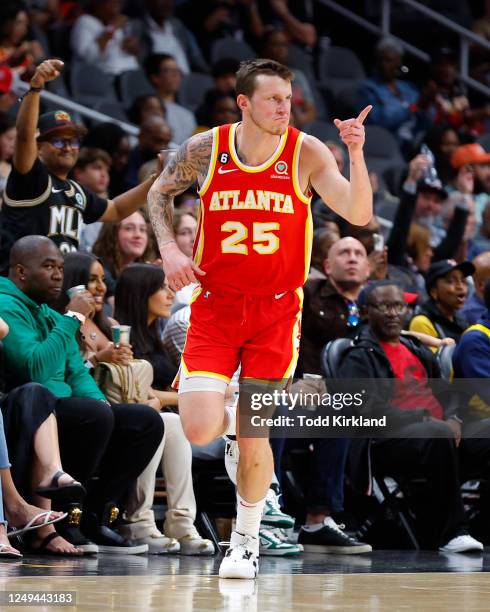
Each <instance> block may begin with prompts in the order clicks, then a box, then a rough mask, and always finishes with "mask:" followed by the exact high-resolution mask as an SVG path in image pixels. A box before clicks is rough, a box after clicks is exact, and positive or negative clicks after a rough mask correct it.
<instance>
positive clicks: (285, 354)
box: [181, 288, 303, 382]
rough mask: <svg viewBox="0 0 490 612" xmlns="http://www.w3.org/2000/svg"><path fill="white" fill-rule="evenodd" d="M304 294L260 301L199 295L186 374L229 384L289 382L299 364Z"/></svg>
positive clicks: (193, 306)
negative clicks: (234, 378)
mask: <svg viewBox="0 0 490 612" xmlns="http://www.w3.org/2000/svg"><path fill="white" fill-rule="evenodd" d="M302 305H303V290H302V289H301V288H300V289H296V290H293V291H286V292H285V293H280V294H275V295H268V296H256V295H253V296H252V295H236V294H233V295H232V294H217V293H214V292H211V291H205V290H204V289H202V288H199V289H197V290H196V293H195V294H194V298H193V302H192V304H191V317H190V324H189V328H188V331H187V340H186V343H185V347H184V351H183V353H182V362H181V368H182V374H183V375H185V376H186V377H192V376H209V377H215V378H218V379H221V380H224V381H225V382H229V381H230V379H231V377H232V376H233V374H234V372H235V371H236V370H237V368H238V366H241V372H240V378H241V379H244V378H255V379H269V380H270V379H274V380H279V379H287V378H290V377H291V376H292V375H293V374H294V370H295V368H296V362H297V359H298V349H299V337H300V326H301V309H302Z"/></svg>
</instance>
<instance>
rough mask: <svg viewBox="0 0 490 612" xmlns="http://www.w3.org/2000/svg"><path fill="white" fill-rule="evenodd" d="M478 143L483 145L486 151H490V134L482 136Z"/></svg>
mask: <svg viewBox="0 0 490 612" xmlns="http://www.w3.org/2000/svg"><path fill="white" fill-rule="evenodd" d="M477 142H478V143H479V144H481V146H482V147H483V148H484V149H485V151H490V134H482V135H481V136H480V137H479V138H478V140H477Z"/></svg>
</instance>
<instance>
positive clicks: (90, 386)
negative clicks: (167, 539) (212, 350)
mask: <svg viewBox="0 0 490 612" xmlns="http://www.w3.org/2000/svg"><path fill="white" fill-rule="evenodd" d="M63 265H64V261H63V256H62V254H61V252H60V250H59V249H58V248H57V246H56V245H55V244H54V243H53V242H52V241H51V240H49V238H46V237H44V236H26V237H24V238H21V239H20V240H18V241H17V242H16V243H15V244H14V246H13V247H12V250H11V253H10V269H9V278H8V279H6V278H0V294H1V299H0V316H1V317H2V318H4V320H5V321H6V322H7V323H8V325H9V327H10V333H9V334H8V336H7V337H6V338H5V339H4V341H3V348H4V355H5V368H6V381H7V383H8V385H9V387H10V388H13V387H16V386H19V385H20V384H24V383H26V382H39V383H42V384H43V385H44V386H46V387H47V388H48V389H49V390H50V391H51V392H52V393H53V394H54V395H56V396H57V398H58V400H57V402H56V416H57V421H58V427H59V439H60V450H61V458H62V461H63V465H64V466H65V469H66V470H67V471H68V472H69V473H70V474H72V475H73V477H74V478H76V479H77V480H78V481H80V482H81V483H82V484H84V486H86V484H87V482H88V481H89V480H90V479H91V478H92V477H93V476H94V475H95V473H98V480H97V482H96V484H92V483H91V487H90V492H89V493H88V495H87V497H86V499H85V511H84V513H83V517H82V528H83V530H84V533H85V535H86V536H88V537H89V538H90V540H92V542H94V543H95V544H96V545H98V546H99V550H101V551H105V552H110V553H121V552H124V553H125V554H128V553H129V554H139V553H142V552H146V551H147V550H148V547H147V546H146V545H143V546H135V545H134V543H133V542H130V541H128V540H125V539H124V538H122V537H121V536H120V535H119V534H117V533H116V531H114V529H113V527H114V525H113V523H114V520H115V518H116V517H117V516H118V513H119V510H118V508H117V504H119V503H121V502H123V500H124V498H125V495H126V493H127V490H128V488H129V486H130V484H131V482H132V481H133V480H134V479H136V478H137V477H138V476H139V474H140V473H141V472H142V471H143V469H144V468H145V467H146V466H147V465H148V462H149V461H150V459H151V457H153V455H154V454H155V451H156V449H157V448H158V446H159V445H160V443H161V440H162V436H163V430H164V427H163V423H162V420H161V419H160V417H159V416H158V415H157V414H156V413H155V411H154V410H153V409H152V408H150V407H149V406H145V405H141V404H127V405H123V404H121V405H110V404H109V402H107V400H106V398H105V397H104V394H103V393H102V391H100V389H99V388H98V387H97V385H96V384H95V381H94V379H93V378H92V377H91V376H90V374H89V371H88V369H87V368H86V367H85V365H84V363H83V361H82V358H81V356H80V352H79V347H78V345H77V342H76V335H77V332H78V331H79V330H80V326H81V324H82V323H83V322H85V319H86V317H87V316H88V315H89V314H90V313H91V312H92V311H93V309H94V306H95V303H94V298H93V296H92V295H91V294H90V293H89V292H87V291H85V292H83V293H78V294H77V295H76V296H74V297H73V298H72V299H71V300H70V302H69V303H68V307H67V311H66V313H65V314H64V315H62V314H60V313H58V312H56V311H55V310H53V309H52V308H50V306H49V305H50V304H51V305H54V304H55V302H56V300H57V299H58V298H59V295H60V291H61V287H62V283H63ZM79 516H80V515H79ZM63 535H64V537H65V539H68V540H69V541H71V542H72V543H73V544H75V545H76V544H77V543H80V544H86V543H87V541H86V540H85V539H84V538H83V537H82V541H81V542H78V541H76V540H75V541H73V539H71V540H70V536H72V537H73V530H71V529H70V525H68V526H67V528H66V531H65V533H64V534H63ZM76 535H77V537H79V536H81V534H79V532H78V533H77V534H76Z"/></svg>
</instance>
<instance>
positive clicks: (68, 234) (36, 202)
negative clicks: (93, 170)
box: [0, 60, 154, 274]
mask: <svg viewBox="0 0 490 612" xmlns="http://www.w3.org/2000/svg"><path fill="white" fill-rule="evenodd" d="M62 68H63V62H61V61H59V60H46V61H44V62H43V63H42V64H41V65H40V66H38V67H37V69H36V72H35V73H34V76H33V77H32V79H31V83H30V84H31V88H30V90H29V91H28V92H27V93H26V94H25V96H24V98H23V100H22V104H21V106H20V109H19V113H18V115H17V138H16V142H15V151H14V159H13V169H12V172H11V173H10V176H9V179H8V181H7V186H6V189H5V195H4V205H3V207H2V210H1V213H0V227H1V244H0V271H1V273H3V274H5V273H6V270H7V266H8V257H9V251H10V248H11V246H12V244H13V243H14V242H15V241H16V240H18V239H19V238H21V237H23V236H27V235H30V234H38V235H43V236H48V237H49V238H51V239H52V240H53V241H54V242H55V243H56V244H57V246H58V247H59V248H60V250H61V252H62V253H64V254H65V253H69V252H71V251H76V250H77V248H78V243H79V238H80V231H81V229H82V222H83V223H87V224H88V223H93V222H94V221H121V220H122V219H124V218H126V217H127V216H129V215H131V214H132V213H133V212H135V211H136V210H137V209H138V208H139V207H140V206H142V205H143V204H144V203H145V201H146V196H147V193H148V191H149V189H150V187H151V184H152V183H153V180H154V177H150V178H149V179H147V180H146V181H145V182H144V183H142V184H141V185H139V186H138V187H135V188H134V189H131V190H130V191H128V192H126V193H123V194H121V195H119V196H117V197H116V198H114V200H106V199H105V198H99V197H98V196H96V195H95V194H94V193H92V192H91V191H90V190H88V189H86V188H84V187H81V186H80V185H79V184H78V183H76V182H75V181H73V180H71V179H68V174H69V172H70V171H71V169H72V168H73V167H74V166H75V163H76V161H77V158H78V152H79V149H80V138H81V137H82V136H83V135H84V134H85V128H83V127H82V126H80V125H77V124H76V123H74V121H73V120H72V118H71V116H70V115H69V113H67V112H66V111H63V110H57V111H54V112H50V113H46V114H44V115H42V116H41V117H39V94H40V92H41V91H42V89H43V87H44V84H45V83H47V82H48V81H52V80H53V79H55V78H57V77H58V76H59V74H60V71H61V69H62ZM36 129H37V131H36Z"/></svg>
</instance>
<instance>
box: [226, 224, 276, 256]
mask: <svg viewBox="0 0 490 612" xmlns="http://www.w3.org/2000/svg"><path fill="white" fill-rule="evenodd" d="M279 227H280V224H279V223H253V224H252V237H253V249H254V251H257V253H260V255H271V254H272V253H275V252H276V251H277V249H278V248H279V238H278V237H277V236H276V234H274V233H273V230H278V229H279ZM221 231H222V232H231V234H230V235H229V236H227V237H226V238H224V239H223V240H222V241H221V252H222V253H236V254H238V255H248V246H247V245H246V244H243V241H244V240H245V239H246V238H247V236H248V228H247V226H246V225H244V224H243V223H240V222H239V221H227V222H226V223H223V225H222V226H221Z"/></svg>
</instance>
